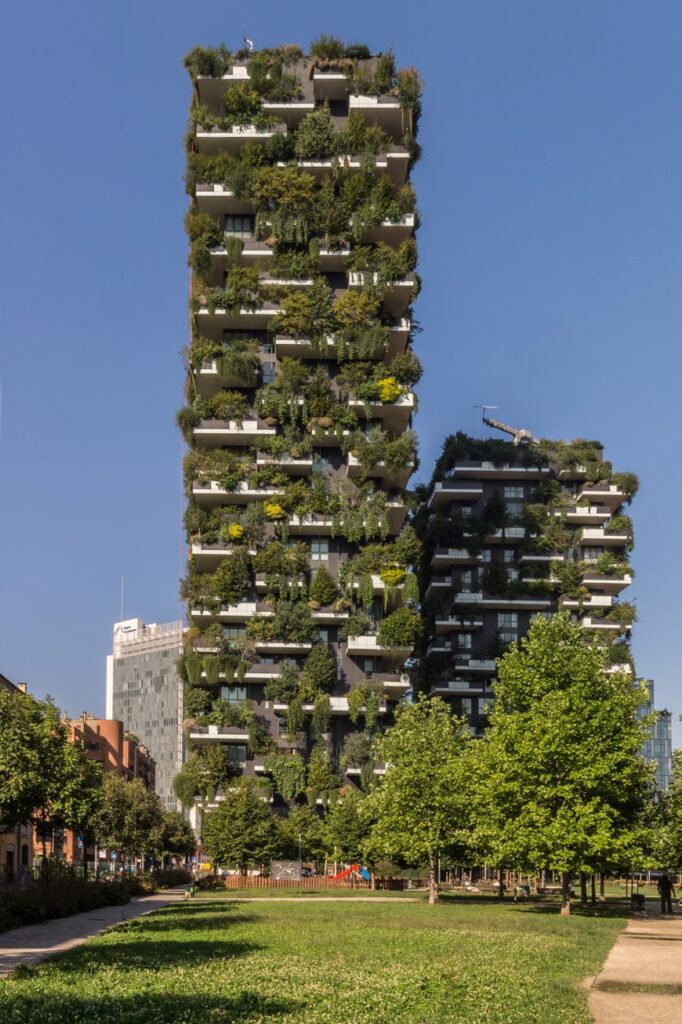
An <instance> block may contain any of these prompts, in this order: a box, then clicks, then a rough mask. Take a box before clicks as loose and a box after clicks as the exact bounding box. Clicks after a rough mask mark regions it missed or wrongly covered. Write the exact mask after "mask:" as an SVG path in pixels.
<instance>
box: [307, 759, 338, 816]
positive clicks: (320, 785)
mask: <svg viewBox="0 0 682 1024" xmlns="http://www.w3.org/2000/svg"><path fill="white" fill-rule="evenodd" d="M307 781H308V785H307V787H306V795H307V797H308V802H309V803H311V804H314V803H315V802H316V801H317V800H318V799H321V800H322V804H323V805H324V806H326V805H327V804H329V803H330V801H331V800H332V799H333V795H334V794H336V793H337V792H338V790H339V787H340V785H341V782H340V780H339V778H338V777H337V775H336V774H335V772H334V770H333V768H332V763H331V758H330V757H329V752H328V751H327V750H326V749H325V747H323V746H322V745H321V744H319V743H318V744H316V745H315V746H314V747H313V749H312V751H311V753H310V760H309V762H308V780H307Z"/></svg>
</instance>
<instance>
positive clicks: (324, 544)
mask: <svg viewBox="0 0 682 1024" xmlns="http://www.w3.org/2000/svg"><path fill="white" fill-rule="evenodd" d="M310 560H311V561H312V562H327V561H328V560H329V541H328V540H327V539H326V537H317V538H315V540H311V542H310Z"/></svg>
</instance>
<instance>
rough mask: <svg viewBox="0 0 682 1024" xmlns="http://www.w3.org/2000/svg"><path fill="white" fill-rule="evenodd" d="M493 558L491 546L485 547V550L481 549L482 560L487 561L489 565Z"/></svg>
mask: <svg viewBox="0 0 682 1024" xmlns="http://www.w3.org/2000/svg"><path fill="white" fill-rule="evenodd" d="M492 559H493V553H492V551H491V549H490V548H485V549H484V550H483V551H481V561H482V562H485V563H486V565H488V564H489V563H490V562H492Z"/></svg>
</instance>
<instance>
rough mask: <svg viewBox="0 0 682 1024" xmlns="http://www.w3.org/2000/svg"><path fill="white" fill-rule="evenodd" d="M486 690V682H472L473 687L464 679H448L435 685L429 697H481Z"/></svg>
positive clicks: (487, 691)
mask: <svg viewBox="0 0 682 1024" xmlns="http://www.w3.org/2000/svg"><path fill="white" fill-rule="evenodd" d="M489 692H490V691H489V690H486V686H485V680H483V679H481V680H480V682H479V681H472V683H471V685H469V683H468V682H467V681H466V680H463V679H448V680H444V681H442V682H441V681H439V682H437V683H434V684H433V685H432V686H431V688H430V690H429V697H480V696H482V695H483V694H484V693H489Z"/></svg>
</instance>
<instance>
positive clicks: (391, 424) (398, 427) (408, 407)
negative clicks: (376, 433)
mask: <svg viewBox="0 0 682 1024" xmlns="http://www.w3.org/2000/svg"><path fill="white" fill-rule="evenodd" d="M348 405H349V406H350V407H351V409H357V411H358V412H359V413H362V414H364V415H365V416H367V417H368V418H370V419H375V420H382V421H383V423H384V427H385V428H386V430H389V431H390V432H391V433H392V434H398V433H402V431H403V430H405V429H406V427H407V425H408V423H409V422H410V417H411V416H412V415H413V413H414V409H415V405H416V402H415V396H414V392H413V391H408V392H407V394H405V395H401V396H400V397H399V398H396V400H395V402H363V401H361V400H360V399H359V398H351V399H350V400H349V402H348Z"/></svg>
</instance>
